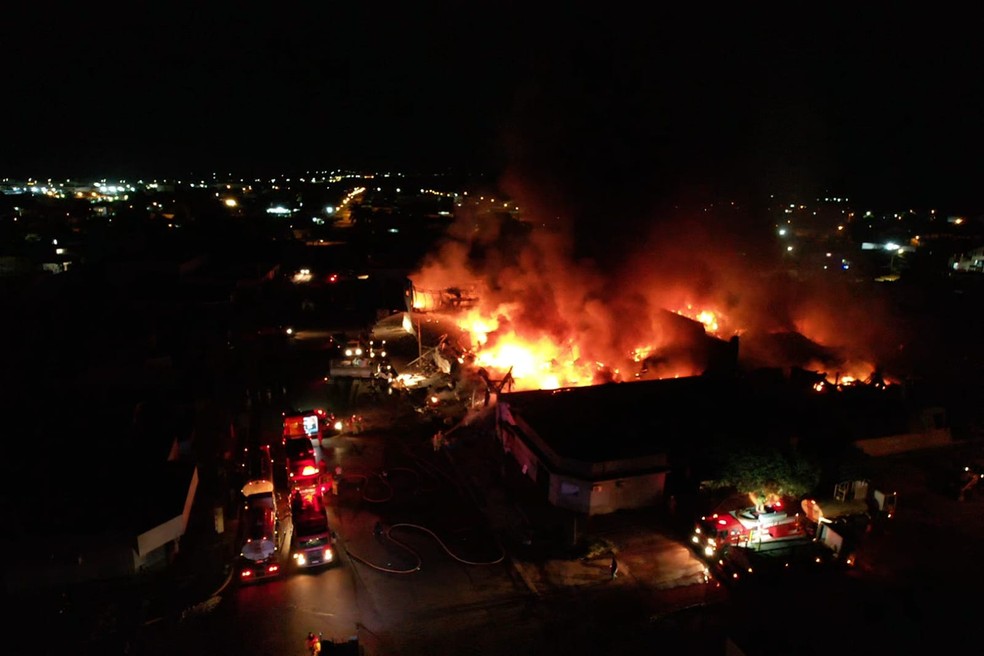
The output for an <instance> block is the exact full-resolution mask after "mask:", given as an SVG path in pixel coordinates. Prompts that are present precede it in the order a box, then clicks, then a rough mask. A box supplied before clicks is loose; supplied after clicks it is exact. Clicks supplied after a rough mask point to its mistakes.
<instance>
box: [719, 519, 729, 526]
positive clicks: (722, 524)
mask: <svg viewBox="0 0 984 656" xmlns="http://www.w3.org/2000/svg"><path fill="white" fill-rule="evenodd" d="M727 523H728V522H726V521H724V520H723V519H719V520H718V524H720V525H721V526H724V525H725V524H727Z"/></svg>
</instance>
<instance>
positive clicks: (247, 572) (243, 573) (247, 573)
mask: <svg viewBox="0 0 984 656" xmlns="http://www.w3.org/2000/svg"><path fill="white" fill-rule="evenodd" d="M239 577H240V578H244V579H249V578H253V570H251V569H244V570H243V571H241V572H240V573H239Z"/></svg>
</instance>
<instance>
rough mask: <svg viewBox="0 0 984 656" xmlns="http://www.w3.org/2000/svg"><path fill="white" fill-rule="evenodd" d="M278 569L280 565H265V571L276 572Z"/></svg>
mask: <svg viewBox="0 0 984 656" xmlns="http://www.w3.org/2000/svg"><path fill="white" fill-rule="evenodd" d="M279 571H280V565H276V564H274V565H270V566H269V567H267V572H269V573H270V574H276V573H277V572H279Z"/></svg>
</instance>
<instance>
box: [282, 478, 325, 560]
mask: <svg viewBox="0 0 984 656" xmlns="http://www.w3.org/2000/svg"><path fill="white" fill-rule="evenodd" d="M291 518H292V521H293V525H294V530H293V544H292V545H291V558H292V559H293V561H294V566H295V567H298V568H308V567H321V566H325V565H331V564H334V563H335V562H336V560H335V559H336V552H335V533H334V531H332V530H331V527H330V526H329V524H328V508H327V507H326V506H325V503H324V497H323V494H322V491H321V490H320V489H319V488H314V487H308V488H303V489H295V490H294V491H293V493H292V494H291Z"/></svg>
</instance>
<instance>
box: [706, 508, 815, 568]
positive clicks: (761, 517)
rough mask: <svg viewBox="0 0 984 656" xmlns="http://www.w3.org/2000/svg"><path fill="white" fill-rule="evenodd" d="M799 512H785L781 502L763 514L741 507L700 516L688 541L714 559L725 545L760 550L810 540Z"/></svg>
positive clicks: (810, 537)
mask: <svg viewBox="0 0 984 656" xmlns="http://www.w3.org/2000/svg"><path fill="white" fill-rule="evenodd" d="M811 539H812V535H811V534H810V533H809V532H808V530H807V523H806V522H804V521H803V517H802V516H801V514H800V513H792V514H790V513H788V512H786V510H785V509H784V507H783V505H782V503H781V502H776V504H775V505H772V506H766V507H765V509H764V511H761V512H760V511H758V510H756V509H755V508H743V509H741V510H732V511H730V512H722V513H713V514H711V515H708V516H705V517H701V518H700V520H698V521H697V523H696V525H695V526H694V534H693V536H692V537H691V538H690V540H691V542H693V544H694V545H695V547H696V548H697V550H698V552H699V553H700V554H701V555H703V556H704V557H706V558H715V557H717V556H719V555H720V554H721V550H722V549H723V548H724V547H726V546H729V545H730V546H736V547H745V548H750V549H760V548H762V547H763V545H771V544H774V543H779V542H788V541H797V540H811Z"/></svg>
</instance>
